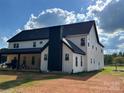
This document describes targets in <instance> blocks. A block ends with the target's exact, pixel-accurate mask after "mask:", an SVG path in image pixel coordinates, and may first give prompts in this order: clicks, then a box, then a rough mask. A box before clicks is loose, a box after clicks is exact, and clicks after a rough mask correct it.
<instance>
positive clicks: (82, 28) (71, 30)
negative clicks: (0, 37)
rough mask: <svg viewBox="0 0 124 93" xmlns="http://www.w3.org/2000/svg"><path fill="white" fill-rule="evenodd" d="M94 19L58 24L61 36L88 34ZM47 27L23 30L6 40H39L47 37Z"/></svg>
mask: <svg viewBox="0 0 124 93" xmlns="http://www.w3.org/2000/svg"><path fill="white" fill-rule="evenodd" d="M93 24H94V21H87V22H80V23H74V24H67V25H60V26H62V27H63V36H68V35H77V34H88V33H89V31H90V29H91V27H92V25H93ZM49 28H50V27H46V28H39V29H32V30H24V31H21V32H20V33H18V34H17V35H15V36H14V37H12V38H11V39H9V40H8V42H16V41H28V40H39V39H48V38H49Z"/></svg>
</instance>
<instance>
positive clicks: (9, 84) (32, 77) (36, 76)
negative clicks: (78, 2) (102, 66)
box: [0, 71, 100, 90]
mask: <svg viewBox="0 0 124 93" xmlns="http://www.w3.org/2000/svg"><path fill="white" fill-rule="evenodd" d="M99 72H100V71H92V72H82V73H76V74H64V73H39V72H16V71H14V72H13V71H8V72H6V71H2V72H1V71H0V75H10V76H12V75H15V76H17V78H16V79H15V80H11V81H6V82H2V83H0V89H2V90H6V89H9V88H14V87H17V86H20V85H22V84H25V83H29V82H32V81H38V80H52V79H59V78H62V79H73V80H83V81H86V80H88V79H89V78H91V77H93V76H94V75H96V74H97V73H99Z"/></svg>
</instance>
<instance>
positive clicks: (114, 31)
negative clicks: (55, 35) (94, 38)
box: [0, 0, 124, 53]
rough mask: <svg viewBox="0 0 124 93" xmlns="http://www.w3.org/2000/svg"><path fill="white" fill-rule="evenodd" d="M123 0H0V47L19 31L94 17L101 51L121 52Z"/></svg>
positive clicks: (123, 27) (4, 45) (123, 22)
mask: <svg viewBox="0 0 124 93" xmlns="http://www.w3.org/2000/svg"><path fill="white" fill-rule="evenodd" d="M123 9H124V0H0V48H5V47H7V45H8V44H7V42H6V41H7V40H8V39H9V38H11V37H12V36H14V35H15V34H17V33H19V32H20V31H22V30H27V29H34V28H41V27H48V26H53V25H60V24H70V23H76V22H83V21H89V20H95V21H96V24H97V30H98V34H99V39H100V42H101V43H102V44H103V45H104V46H105V48H104V53H115V52H120V51H123V52H124V11H123Z"/></svg>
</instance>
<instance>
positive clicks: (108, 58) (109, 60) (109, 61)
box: [104, 55, 112, 65]
mask: <svg viewBox="0 0 124 93" xmlns="http://www.w3.org/2000/svg"><path fill="white" fill-rule="evenodd" d="M104 62H105V65H111V64H112V55H104Z"/></svg>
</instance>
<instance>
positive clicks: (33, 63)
mask: <svg viewBox="0 0 124 93" xmlns="http://www.w3.org/2000/svg"><path fill="white" fill-rule="evenodd" d="M31 64H32V65H35V56H32V59H31Z"/></svg>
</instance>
